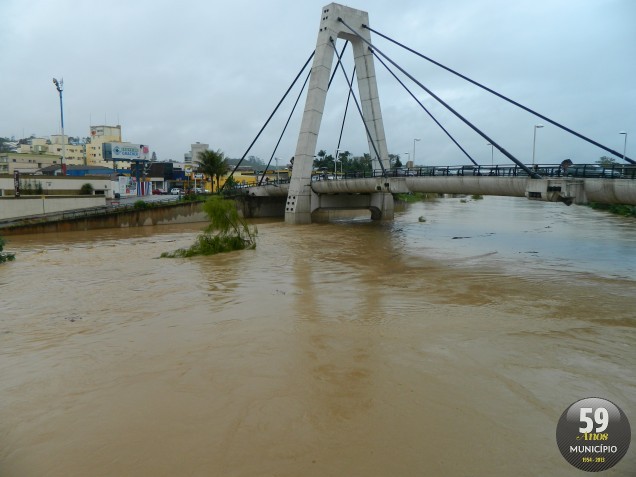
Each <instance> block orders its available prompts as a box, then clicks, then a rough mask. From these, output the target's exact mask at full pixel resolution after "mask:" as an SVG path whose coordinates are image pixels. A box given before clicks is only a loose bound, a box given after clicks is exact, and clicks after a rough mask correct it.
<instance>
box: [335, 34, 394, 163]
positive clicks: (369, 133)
mask: <svg viewBox="0 0 636 477" xmlns="http://www.w3.org/2000/svg"><path fill="white" fill-rule="evenodd" d="M329 42H330V43H331V46H332V48H333V49H334V50H336V45H335V43H334V41H333V38H329ZM336 56H337V58H338V66H340V69H341V70H342V74H343V75H344V77H345V80H346V81H347V85H348V86H349V91H350V92H351V96H352V97H353V101H354V102H355V103H356V108H358V113H359V114H360V118H361V119H362V124H363V125H364V129H365V131H366V132H367V137H368V138H369V142H370V143H371V145H372V146H373V151H374V152H375V157H376V158H377V159H378V162H379V163H380V168H381V169H382V174H383V175H386V169H385V168H384V164H382V159H381V158H380V153H379V152H378V148H377V146H376V144H375V141H374V140H373V137H372V136H371V131H369V127H368V126H367V123H366V121H365V120H364V115H363V114H362V109H361V108H360V103H359V102H358V98H357V97H356V95H355V93H354V92H353V84H352V82H351V81H349V76H348V75H347V72H346V71H345V69H344V66H343V64H342V62H341V61H340V56H339V55H338V51H337V50H336ZM336 68H337V67H336Z"/></svg>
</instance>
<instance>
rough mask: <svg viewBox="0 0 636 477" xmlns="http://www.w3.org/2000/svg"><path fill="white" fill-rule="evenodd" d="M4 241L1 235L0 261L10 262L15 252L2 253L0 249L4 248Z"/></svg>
mask: <svg viewBox="0 0 636 477" xmlns="http://www.w3.org/2000/svg"><path fill="white" fill-rule="evenodd" d="M4 244H5V241H4V239H3V238H2V237H0V263H3V262H10V261H11V260H14V259H15V254H13V253H3V252H2V250H3V248H4Z"/></svg>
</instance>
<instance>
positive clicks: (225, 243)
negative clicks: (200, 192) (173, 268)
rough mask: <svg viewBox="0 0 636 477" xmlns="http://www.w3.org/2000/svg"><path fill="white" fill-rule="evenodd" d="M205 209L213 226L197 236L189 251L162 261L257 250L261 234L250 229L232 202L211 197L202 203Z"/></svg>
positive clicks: (166, 254)
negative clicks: (257, 239)
mask: <svg viewBox="0 0 636 477" xmlns="http://www.w3.org/2000/svg"><path fill="white" fill-rule="evenodd" d="M203 210H204V211H205V213H206V214H207V216H208V218H209V219H210V225H208V227H207V228H206V229H205V232H204V233H202V234H199V236H197V239H196V242H195V243H194V244H193V245H192V246H190V248H187V249H184V248H180V249H178V250H176V251H174V252H169V253H168V252H166V253H162V254H161V257H162V258H174V257H192V256H195V255H214V254H217V253H224V252H231V251H233V250H243V249H253V248H255V247H256V235H257V233H258V231H257V230H256V228H252V229H250V228H249V226H248V225H247V223H246V222H245V220H244V219H242V218H241V217H240V216H239V214H238V211H237V210H236V204H235V203H234V201H233V200H228V199H223V198H222V197H220V196H214V197H210V198H209V199H208V200H207V201H206V202H205V204H203Z"/></svg>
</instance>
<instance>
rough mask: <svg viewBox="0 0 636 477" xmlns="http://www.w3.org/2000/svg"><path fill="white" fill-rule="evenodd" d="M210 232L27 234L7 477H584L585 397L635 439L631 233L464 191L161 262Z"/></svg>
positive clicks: (18, 288)
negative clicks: (597, 401)
mask: <svg viewBox="0 0 636 477" xmlns="http://www.w3.org/2000/svg"><path fill="white" fill-rule="evenodd" d="M420 216H423V217H424V218H425V219H426V222H420V221H419V220H418V218H419V217H420ZM198 229H199V226H198V225H195V224H193V225H188V226H164V227H146V228H140V229H129V230H125V229H121V230H119V229H118V230H108V231H89V232H84V233H69V234H47V235H37V236H22V237H10V241H9V244H8V249H9V250H11V251H15V252H17V260H16V261H15V262H11V263H7V264H4V265H2V266H0V306H1V307H2V314H1V316H0V344H1V347H0V371H1V373H2V384H1V385H0V402H1V403H2V404H0V475H2V476H3V477H4V476H24V475H50V476H68V475H91V476H99V475H104V476H110V475H130V476H139V475H148V476H162V475H166V476H168V475H171V476H172V475H229V476H234V475H235V476H243V475H245V476H252V475H281V476H286V475H289V476H296V475H316V476H324V475H377V476H381V475H382V476H383V475H448V476H455V475H457V476H459V475H462V476H463V475H488V476H509V475H520V476H524V475H527V476H535V475H555V476H560V475H564V476H567V475H578V474H577V472H578V471H576V469H574V468H571V467H570V466H569V464H567V463H566V462H565V460H564V459H562V457H561V456H560V455H559V454H558V452H557V448H556V444H555V438H554V435H555V429H556V422H557V420H558V418H559V416H560V414H561V412H562V411H563V410H564V409H565V408H566V407H567V406H568V405H569V404H571V403H572V402H574V401H576V400H578V399H581V398H583V397H588V396H601V397H605V398H607V399H610V400H612V401H613V402H615V403H616V404H618V405H619V406H621V407H622V408H623V410H624V411H625V412H626V413H627V415H628V416H629V417H631V418H632V425H633V422H634V416H636V398H635V396H636V373H635V371H634V370H635V369H636V358H635V353H634V349H635V348H634V347H635V345H636V337H635V334H634V328H635V322H634V309H636V296H635V295H636V294H635V293H634V283H635V280H636V273H635V267H636V266H635V259H634V250H635V248H634V245H635V240H636V224H635V222H634V220H633V219H622V218H616V217H612V216H610V215H607V214H605V213H602V212H597V211H593V210H590V209H588V208H584V207H576V206H573V207H570V208H566V207H565V206H563V205H559V204H544V203H533V202H528V201H525V200H519V199H503V198H502V199H494V198H486V199H485V200H480V201H473V200H471V199H468V200H467V202H465V203H463V202H461V201H460V199H448V200H439V201H435V202H430V203H429V202H427V203H417V204H413V205H411V206H408V207H407V209H406V210H405V211H404V212H399V213H398V214H397V217H396V220H395V221H394V222H393V223H385V224H377V223H371V222H369V221H365V220H362V221H360V220H343V221H338V222H336V223H332V224H312V225H309V226H301V227H291V226H285V225H283V224H281V223H279V222H262V223H260V224H259V230H260V235H259V242H258V246H257V249H256V250H251V251H242V252H236V253H232V254H227V255H223V256H216V257H200V258H195V259H188V260H182V259H175V260H168V259H158V258H157V257H158V256H159V255H160V254H161V252H164V251H171V250H174V249H176V248H179V247H183V246H188V245H189V244H190V243H191V242H192V241H193V238H194V237H195V235H196V233H197V230H198ZM634 456H635V453H634V446H632V449H631V450H630V451H629V452H628V454H627V456H626V457H625V458H624V459H623V461H622V462H621V463H620V464H619V465H618V466H616V467H615V468H614V469H612V470H611V471H610V472H608V474H609V475H621V476H623V475H634V474H633V473H631V474H630V472H633V469H634V462H635V459H634Z"/></svg>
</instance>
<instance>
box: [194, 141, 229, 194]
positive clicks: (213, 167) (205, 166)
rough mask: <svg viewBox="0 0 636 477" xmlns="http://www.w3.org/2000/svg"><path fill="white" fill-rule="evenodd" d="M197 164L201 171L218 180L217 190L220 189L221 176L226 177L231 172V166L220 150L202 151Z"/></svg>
mask: <svg viewBox="0 0 636 477" xmlns="http://www.w3.org/2000/svg"><path fill="white" fill-rule="evenodd" d="M196 162H197V164H199V170H200V171H201V172H203V173H204V174H207V175H209V176H210V177H214V178H216V190H217V192H218V191H219V189H220V184H219V182H220V179H221V176H223V175H225V174H226V173H227V171H228V170H229V168H230V167H229V165H228V163H227V161H226V160H225V154H223V153H222V152H221V150H220V149H217V150H216V151H210V150H209V149H208V150H207V151H201V152H200V153H199V154H198V156H197V161H196Z"/></svg>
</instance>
